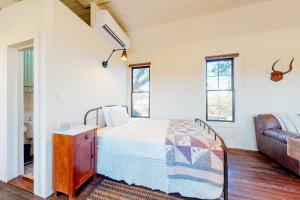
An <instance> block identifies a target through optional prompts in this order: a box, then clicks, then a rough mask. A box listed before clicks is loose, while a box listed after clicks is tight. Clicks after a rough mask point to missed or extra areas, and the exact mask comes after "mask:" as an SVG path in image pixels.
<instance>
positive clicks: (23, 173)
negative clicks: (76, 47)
mask: <svg viewBox="0 0 300 200" xmlns="http://www.w3.org/2000/svg"><path fill="white" fill-rule="evenodd" d="M7 52H8V55H7V56H8V68H7V77H8V84H7V95H8V99H9V101H8V105H7V108H8V110H9V112H8V116H7V118H8V126H7V127H8V132H9V133H10V134H12V135H13V136H14V137H12V140H11V141H10V142H11V143H12V145H14V151H13V152H10V154H11V157H12V160H13V162H12V163H11V165H13V166H12V167H13V169H14V170H13V171H12V174H11V180H10V181H9V182H8V183H9V184H12V185H14V186H16V187H19V188H21V189H24V190H26V191H29V192H32V193H33V192H34V128H33V127H34V125H33V124H34V48H33V40H29V41H26V42H22V43H19V44H16V45H12V46H10V47H8V51H7Z"/></svg>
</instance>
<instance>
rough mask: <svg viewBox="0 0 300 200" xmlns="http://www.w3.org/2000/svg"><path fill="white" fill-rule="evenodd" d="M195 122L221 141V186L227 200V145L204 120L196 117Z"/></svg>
mask: <svg viewBox="0 0 300 200" xmlns="http://www.w3.org/2000/svg"><path fill="white" fill-rule="evenodd" d="M195 122H196V123H199V125H200V126H201V127H203V128H204V130H206V131H207V132H208V134H214V139H215V140H216V141H217V139H218V140H219V141H220V142H221V148H222V150H223V153H224V163H223V166H224V187H223V194H224V200H228V161H227V146H226V144H225V142H224V140H223V138H222V137H221V136H219V134H218V133H217V132H216V131H215V130H214V129H212V128H211V127H210V126H209V125H208V124H207V123H206V122H204V121H203V120H201V119H198V118H196V119H195Z"/></svg>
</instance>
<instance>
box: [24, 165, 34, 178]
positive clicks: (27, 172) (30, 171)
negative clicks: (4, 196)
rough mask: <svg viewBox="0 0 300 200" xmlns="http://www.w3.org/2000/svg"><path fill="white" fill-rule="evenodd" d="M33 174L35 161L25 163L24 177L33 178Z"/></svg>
mask: <svg viewBox="0 0 300 200" xmlns="http://www.w3.org/2000/svg"><path fill="white" fill-rule="evenodd" d="M33 176H34V168H33V163H30V164H28V165H25V167H24V175H23V177H26V178H29V179H33Z"/></svg>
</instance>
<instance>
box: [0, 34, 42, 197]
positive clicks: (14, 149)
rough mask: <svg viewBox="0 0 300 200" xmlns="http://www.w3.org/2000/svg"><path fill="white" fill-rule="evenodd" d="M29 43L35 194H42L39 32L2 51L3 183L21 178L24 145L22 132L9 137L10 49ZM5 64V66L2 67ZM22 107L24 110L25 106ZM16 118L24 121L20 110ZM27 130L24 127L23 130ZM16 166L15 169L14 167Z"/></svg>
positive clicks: (21, 38) (0, 87) (17, 40)
mask: <svg viewBox="0 0 300 200" xmlns="http://www.w3.org/2000/svg"><path fill="white" fill-rule="evenodd" d="M28 41H33V48H34V61H33V62H34V70H33V73H34V89H33V93H34V94H33V99H34V103H33V116H34V121H35V123H33V131H34V134H33V137H34V140H35V145H34V147H33V148H34V150H33V151H34V160H35V162H34V194H37V195H39V194H41V193H42V191H41V185H42V173H41V171H42V170H41V168H42V163H43V159H42V156H41V155H42V152H41V149H42V144H43V142H44V141H42V137H40V135H41V131H40V130H41V126H40V123H41V120H40V119H39V116H40V115H41V114H40V112H41V110H42V109H40V105H41V101H40V89H39V88H40V87H39V86H40V75H41V74H40V56H41V55H40V50H41V49H40V41H41V37H40V32H35V33H32V34H28V35H27V36H25V37H20V38H16V39H14V40H12V41H8V42H7V43H5V44H4V45H2V47H3V48H4V52H3V53H4V54H3V59H4V62H3V67H4V69H3V70H2V71H4V72H6V74H5V75H4V80H3V83H4V84H3V85H2V86H1V85H0V96H1V95H2V96H3V97H4V98H3V99H0V101H2V103H1V104H0V110H3V112H2V113H0V117H1V118H2V119H3V123H2V127H1V123H0V128H1V129H2V130H3V133H4V135H3V136H4V139H3V142H1V141H0V145H3V146H2V149H3V150H4V152H3V153H2V154H0V157H2V158H1V159H3V161H4V162H3V163H5V164H4V166H3V175H2V176H3V177H2V179H3V181H5V182H8V181H9V180H11V179H13V178H15V177H16V175H18V174H19V162H18V156H19V153H20V149H19V148H18V147H19V143H20V141H19V140H18V138H19V137H18V131H15V132H13V134H9V133H8V130H9V127H8V126H9V124H8V113H9V112H10V109H8V108H7V105H8V102H9V101H10V99H9V97H8V96H7V94H8V91H7V90H8V84H9V80H8V77H7V74H8V73H7V72H8V65H9V64H10V63H9V61H8V49H9V48H16V49H17V48H18V47H19V46H22V43H24V44H26V42H28ZM0 64H1V63H0ZM18 103H19V102H18V101H14V105H15V107H20V105H18ZM21 107H23V106H22V105H21ZM13 112H14V114H13V115H15V116H19V117H21V118H23V117H22V115H21V114H20V113H18V109H14V110H13ZM20 121H22V119H21V120H20V119H19V121H18V120H17V121H16V122H14V123H12V124H13V125H11V124H10V125H11V126H17V127H18V128H20V124H21V123H22V122H20ZM22 129H23V127H22ZM11 166H13V167H11Z"/></svg>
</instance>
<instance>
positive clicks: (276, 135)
mask: <svg viewBox="0 0 300 200" xmlns="http://www.w3.org/2000/svg"><path fill="white" fill-rule="evenodd" d="M264 135H265V136H267V137H270V138H273V139H275V140H278V141H280V142H282V143H285V144H286V143H287V140H288V139H289V138H291V137H296V136H299V134H297V133H292V132H288V131H283V130H281V129H276V128H272V129H268V130H265V131H264Z"/></svg>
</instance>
